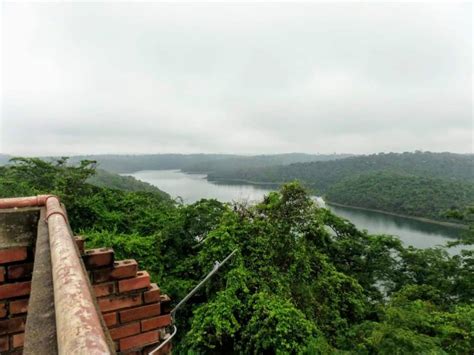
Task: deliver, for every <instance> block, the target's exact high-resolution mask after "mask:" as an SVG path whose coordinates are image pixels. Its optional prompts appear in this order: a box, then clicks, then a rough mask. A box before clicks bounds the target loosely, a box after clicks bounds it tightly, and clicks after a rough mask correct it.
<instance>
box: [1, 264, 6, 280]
mask: <svg viewBox="0 0 474 355" xmlns="http://www.w3.org/2000/svg"><path fill="white" fill-rule="evenodd" d="M4 281H5V267H4V266H0V282H4Z"/></svg>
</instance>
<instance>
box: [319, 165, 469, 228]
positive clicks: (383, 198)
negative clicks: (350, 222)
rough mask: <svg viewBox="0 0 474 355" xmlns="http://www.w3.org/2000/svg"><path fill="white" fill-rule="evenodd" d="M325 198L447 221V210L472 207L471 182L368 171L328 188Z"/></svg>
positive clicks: (352, 204)
mask: <svg viewBox="0 0 474 355" xmlns="http://www.w3.org/2000/svg"><path fill="white" fill-rule="evenodd" d="M325 197H326V198H327V199H328V200H329V201H331V202H336V203H341V204H344V205H349V206H358V207H364V208H369V209H374V210H380V211H385V212H391V213H396V214H401V215H406V216H412V217H425V218H430V219H434V220H446V219H447V218H446V211H449V210H453V209H459V208H464V207H466V206H469V205H472V204H474V182H468V181H459V180H448V179H433V178H429V177H424V176H414V175H403V174H398V173H392V172H371V173H366V174H361V175H357V176H354V177H350V178H346V179H343V180H342V181H340V182H338V183H336V184H334V185H331V186H330V187H329V189H328V190H327V191H326V192H325Z"/></svg>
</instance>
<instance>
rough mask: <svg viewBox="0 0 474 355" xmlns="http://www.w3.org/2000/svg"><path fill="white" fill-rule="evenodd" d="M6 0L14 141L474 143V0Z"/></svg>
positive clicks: (5, 138) (8, 144) (352, 145)
mask: <svg viewBox="0 0 474 355" xmlns="http://www.w3.org/2000/svg"><path fill="white" fill-rule="evenodd" d="M1 9H2V15H1V17H2V20H3V21H2V22H3V24H2V36H1V38H2V46H1V48H2V55H1V57H2V74H3V75H2V77H3V79H2V83H1V84H2V85H1V86H2V95H1V96H2V107H1V120H0V133H1V134H0V140H1V141H0V152H3V153H5V154H13V155H35V156H45V155H89V154H144V153H150V152H161V153H163V154H167V153H171V152H182V153H183V154H190V153H191V154H193V153H210V154H213V153H214V154H220V153H222V152H232V154H245V155H255V154H258V155H260V154H267V155H268V154H278V153H277V152H308V154H316V153H320V154H332V153H334V152H336V153H346V154H347V153H349V154H371V153H378V152H400V153H401V152H404V151H415V150H423V151H434V152H445V151H449V152H454V153H472V152H473V149H474V146H473V145H474V138H473V135H474V132H473V117H472V4H470V3H434V4H432V3H427V2H426V3H376V2H369V3H330V4H328V3H310V4H308V3H279V4H272V3H266V4H262V3H260V4H248V3H247V4H215V3H204V4H164V3H150V2H148V3H126V2H107V3H106V2H102V3H100V2H96V3H94V2H87V3H80V2H67V3H23V2H4V3H3V4H2V6H1ZM222 154H228V153H222Z"/></svg>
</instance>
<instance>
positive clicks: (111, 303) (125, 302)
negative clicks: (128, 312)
mask: <svg viewBox="0 0 474 355" xmlns="http://www.w3.org/2000/svg"><path fill="white" fill-rule="evenodd" d="M97 302H98V303H99V308H100V310H101V311H102V312H109V311H115V310H117V309H123V308H129V307H135V306H139V305H141V304H142V297H141V295H132V296H121V297H120V296H119V297H112V296H110V297H107V298H100V299H98V300H97Z"/></svg>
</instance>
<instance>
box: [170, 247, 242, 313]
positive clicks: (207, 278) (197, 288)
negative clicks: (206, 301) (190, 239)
mask: <svg viewBox="0 0 474 355" xmlns="http://www.w3.org/2000/svg"><path fill="white" fill-rule="evenodd" d="M236 251H237V249H235V250H234V251H233V252H232V253H230V254H229V255H227V257H226V258H225V259H224V260H222V262H218V261H216V263H215V264H214V267H213V269H212V270H211V272H210V273H209V274H207V276H206V277H205V278H204V279H203V280H202V281H201V282H200V283H198V284H197V286H196V287H194V288H193V289H192V290H191V292H189V293H188V294H187V295H186V296H185V297H184V298H183V299H182V300H181V301H180V302H179V303H178V304H177V305H176V307H174V308H173V310H172V311H171V316H172V317H174V315H175V313H176V311H177V310H178V309H179V308H180V307H181V306H182V305H183V304H185V303H186V302H187V301H188V300H189V299H190V298H191V297H192V296H193V295H194V294H195V293H196V292H197V291H198V290H199V289H200V288H201V287H202V285H204V284H205V283H206V281H207V280H209V279H210V278H211V277H212V275H214V274H215V273H216V272H217V271H218V270H219V268H220V267H221V266H222V265H224V264H225V263H226V262H227V260H229V259H230V258H231V257H232V256H233V255H234V254H235V252H236Z"/></svg>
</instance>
